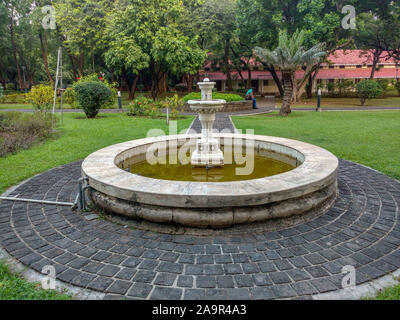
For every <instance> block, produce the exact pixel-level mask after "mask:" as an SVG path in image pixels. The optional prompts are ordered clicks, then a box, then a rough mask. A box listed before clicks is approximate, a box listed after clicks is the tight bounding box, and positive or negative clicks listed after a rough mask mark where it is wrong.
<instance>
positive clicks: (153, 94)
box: [150, 60, 158, 101]
mask: <svg viewBox="0 0 400 320" xmlns="http://www.w3.org/2000/svg"><path fill="white" fill-rule="evenodd" d="M150 72H151V97H152V98H153V100H154V101H156V100H157V93H158V74H157V71H156V66H155V62H154V61H153V60H151V61H150Z"/></svg>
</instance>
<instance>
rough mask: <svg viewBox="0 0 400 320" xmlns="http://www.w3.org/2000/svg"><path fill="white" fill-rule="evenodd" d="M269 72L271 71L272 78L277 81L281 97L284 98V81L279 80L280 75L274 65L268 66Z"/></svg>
mask: <svg viewBox="0 0 400 320" xmlns="http://www.w3.org/2000/svg"><path fill="white" fill-rule="evenodd" d="M266 69H267V71H269V72H270V73H271V75H272V78H273V79H274V81H275V84H276V86H277V87H278V90H279V95H280V96H281V97H283V94H284V92H283V86H282V81H281V79H279V77H278V74H277V73H276V70H275V67H274V66H273V65H268V66H266Z"/></svg>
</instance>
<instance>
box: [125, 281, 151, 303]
mask: <svg viewBox="0 0 400 320" xmlns="http://www.w3.org/2000/svg"><path fill="white" fill-rule="evenodd" d="M152 289H153V286H152V285H149V284H146V283H134V284H133V285H132V288H131V289H130V290H129V292H128V296H131V297H137V298H143V299H144V298H147V297H148V295H149V293H150V291H151V290H152Z"/></svg>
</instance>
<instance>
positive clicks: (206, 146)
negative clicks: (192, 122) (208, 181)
mask: <svg viewBox="0 0 400 320" xmlns="http://www.w3.org/2000/svg"><path fill="white" fill-rule="evenodd" d="M198 85H199V87H200V90H201V100H190V101H188V104H189V105H190V108H191V109H192V110H193V111H195V112H197V113H198V114H199V120H200V122H201V126H202V130H201V138H200V140H198V141H197V144H196V150H195V151H194V152H193V154H192V158H191V164H192V165H193V166H198V167H208V166H223V165H224V154H223V153H222V151H221V149H220V144H219V142H218V141H217V140H216V139H214V138H213V128H214V122H215V114H216V112H217V111H220V110H221V109H222V108H223V107H224V104H225V103H226V101H225V100H217V99H216V100H213V99H212V90H213V88H214V86H215V82H210V81H209V80H208V79H204V81H203V82H199V83H198Z"/></svg>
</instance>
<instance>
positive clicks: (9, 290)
mask: <svg viewBox="0 0 400 320" xmlns="http://www.w3.org/2000/svg"><path fill="white" fill-rule="evenodd" d="M71 299H72V296H71V295H70V294H68V293H62V292H58V291H56V290H44V289H42V287H41V284H40V283H32V282H28V281H26V280H24V279H23V278H22V277H21V276H20V275H19V274H16V273H13V272H11V271H10V269H9V268H8V267H7V266H6V264H5V263H4V262H1V261H0V300H71Z"/></svg>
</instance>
